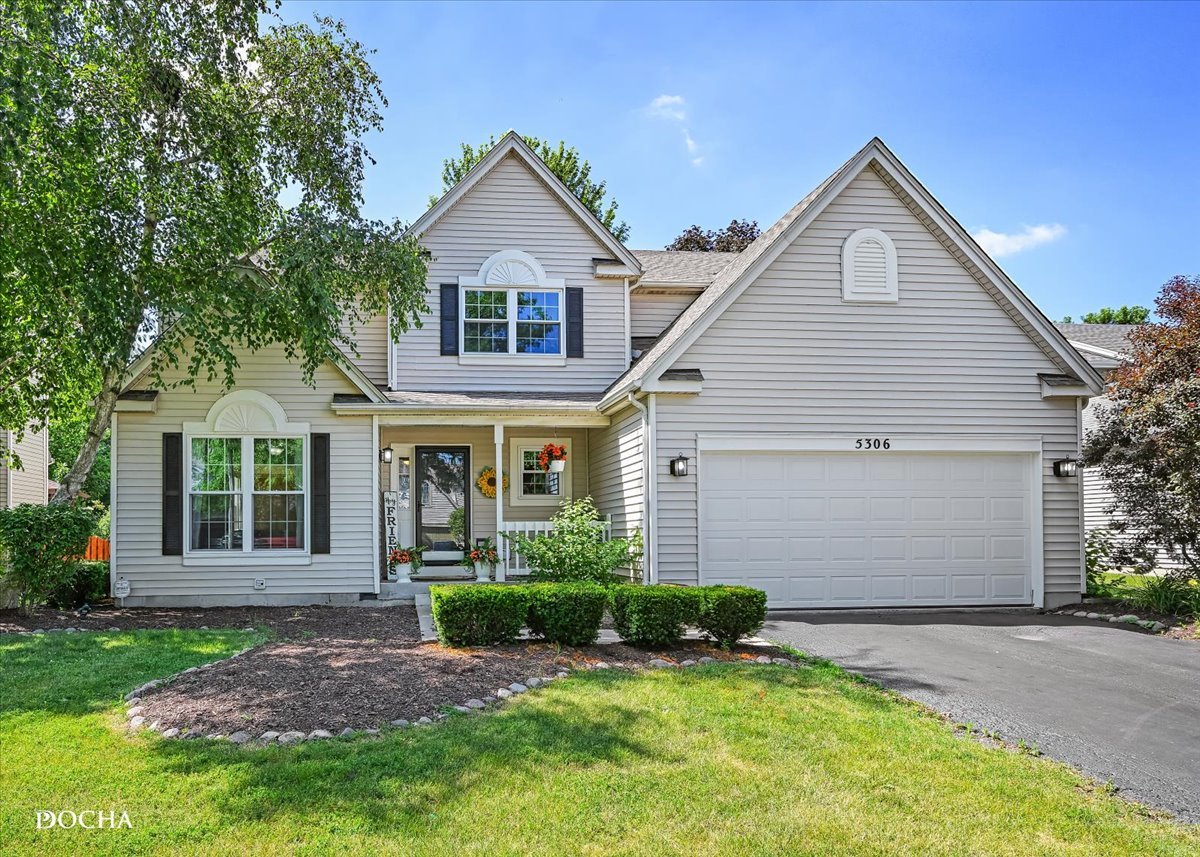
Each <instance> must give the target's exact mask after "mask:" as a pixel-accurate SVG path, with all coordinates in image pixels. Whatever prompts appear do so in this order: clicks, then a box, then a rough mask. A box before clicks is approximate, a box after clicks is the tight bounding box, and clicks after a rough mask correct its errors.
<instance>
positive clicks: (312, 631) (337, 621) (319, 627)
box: [0, 605, 421, 642]
mask: <svg viewBox="0 0 1200 857" xmlns="http://www.w3.org/2000/svg"><path fill="white" fill-rule="evenodd" d="M249 627H255V628H266V629H268V630H269V631H270V632H271V634H272V635H273V636H274V637H276V638H278V639H280V640H290V639H304V638H306V637H313V636H318V635H319V636H325V637H335V638H349V639H355V638H375V639H391V638H399V639H403V640H409V641H412V642H417V641H419V640H420V639H421V635H420V631H419V630H418V628H417V615H416V612H415V611H413V610H411V609H405V608H395V607H386V608H378V609H371V608H367V607H187V608H182V607H181V608H172V607H127V608H124V609H121V608H119V607H116V606H115V605H114V606H100V607H97V608H95V609H93V610H92V611H91V612H90V613H88V614H87V615H86V616H79V615H78V614H76V613H75V611H73V610H50V609H42V610H38V611H36V612H35V613H34V615H33V616H22V615H21V614H20V613H18V612H17V611H16V610H0V634H12V633H16V632H19V631H33V630H36V629H38V628H41V629H43V630H47V631H49V630H51V629H61V628H79V629H80V630H82V631H106V630H108V629H109V628H118V629H120V630H122V631H136V630H145V629H153V628H192V629H196V628H214V629H215V628H249Z"/></svg>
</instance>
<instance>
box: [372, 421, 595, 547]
mask: <svg viewBox="0 0 1200 857" xmlns="http://www.w3.org/2000/svg"><path fill="white" fill-rule="evenodd" d="M379 433H380V438H381V441H380V446H381V447H385V446H391V445H393V444H397V445H406V446H413V447H417V446H469V447H470V448H471V485H470V495H471V500H470V505H471V532H470V534H469V536H470V538H471V539H472V540H474V539H478V538H484V537H486V538H492V539H494V538H495V537H496V500H495V499H494V498H488V497H484V496H483V494H481V493H480V492H479V490H478V489H477V488H476V487H475V480H476V479H477V478H478V477H479V474H480V473H481V472H482V471H483V469H484V468H485V467H495V466H496V443H495V439H494V438H495V435H494V433H493V429H492V427H491V426H479V427H474V426H470V427H467V426H384V427H381V428H380V432H379ZM526 438H531V439H538V440H541V441H542V443H543V444H545V443H549V442H550V441H555V440H557V441H558V442H560V443H561V442H562V440H563V439H569V440H570V444H571V446H570V449H571V458H572V461H571V468H570V469H571V493H572V496H573V497H586V496H587V493H588V467H587V449H588V443H587V429H570V430H563V429H559V430H558V432H557V433H556V432H555V431H554V430H552V429H547V428H545V427H544V426H543V427H534V428H521V427H520V426H505V429H504V471H505V475H506V476H508V480H509V490H508V493H507V494H506V496H505V498H504V499H505V502H504V520H506V521H548V520H549V519H550V516H551V515H553V514H554V513H555V512H556V511H557V505H556V504H550V505H538V506H526V505H515V506H514V505H513V504H512V503H510V502H509V501H510V500H511V498H512V496H513V492H514V491H515V486H516V475H515V474H514V473H513V472H512V445H513V441H514V440H517V439H522V440H523V439H526ZM414 479H415V474H414ZM390 480H391V465H387V464H383V465H380V477H379V485H380V490H383V491H388V490H391V489H390Z"/></svg>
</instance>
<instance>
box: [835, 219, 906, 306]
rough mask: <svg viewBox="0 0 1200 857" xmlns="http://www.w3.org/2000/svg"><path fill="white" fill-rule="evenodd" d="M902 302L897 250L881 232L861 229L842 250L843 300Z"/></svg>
mask: <svg viewBox="0 0 1200 857" xmlns="http://www.w3.org/2000/svg"><path fill="white" fill-rule="evenodd" d="M898 299H899V289H898V278H897V276H896V247H895V245H894V244H892V240H891V239H890V238H888V236H887V235H886V234H884V233H883V232H881V231H880V230H878V229H860V230H858V231H857V232H855V233H854V234H853V235H851V236H850V237H849V238H847V239H846V244H845V246H844V247H843V248H842V300H847V301H886V302H895V301H896V300H898Z"/></svg>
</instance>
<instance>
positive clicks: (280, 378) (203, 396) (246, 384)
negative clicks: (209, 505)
mask: <svg viewBox="0 0 1200 857" xmlns="http://www.w3.org/2000/svg"><path fill="white" fill-rule="evenodd" d="M240 362H241V366H240V367H239V369H238V371H237V387H236V389H239V390H257V391H260V392H262V393H266V394H267V395H269V396H271V397H272V398H273V399H275V401H277V402H278V403H279V404H280V406H282V407H283V409H284V411H285V412H286V413H287V417H288V420H289V421H294V422H308V423H310V430H311V431H312V432H314V433H318V432H328V433H329V435H330V480H331V483H330V491H331V501H330V527H329V530H330V553H328V554H314V555H313V556H312V558H311V563H310V564H303V563H297V564H295V565H261V564H255V563H254V562H253V559H252V557H247V559H246V561H245V562H244V563H242V562H239V563H238V564H237V565H233V566H224V565H221V566H215V565H187V564H185V557H179V556H163V555H162V435H163V433H164V432H179V431H182V430H183V423H184V422H202V421H204V420H205V419H206V417H207V415H208V410H209V408H211V407H212V405H213V403H214V402H216V401H217V400H218V399H220V398H221V397H222V396H223V395H225V393H226V392H227V391H226V390H224V389H223V388H222V387H221V385H220V383H210V382H207V381H203V380H201V381H198V382H197V385H196V389H195V390H192V389H189V388H187V387H180V388H176V389H165V390H163V391H161V392H160V393H159V396H158V411H157V413H154V414H146V413H120V414H118V420H117V455H116V460H115V462H114V466H115V467H116V468H117V471H116V472H117V486H116V487H117V495H116V521H115V530H116V546H115V548H116V557H117V559H116V574H117V576H120V577H124V578H125V579H127V580H128V581H129V582H130V584H131V587H132V588H131V596H132V597H131V599H130V601H129V603H131V604H140V603H146V602H144V601H143V599H151V600H150V602H149V603H164V604H166V603H177V604H186V603H209V604H215V603H244V602H254V601H269V600H271V599H279V598H280V597H281V596H282V597H285V598H288V597H290V598H292V599H293V600H297V599H299V600H305V599H307V600H313V601H319V600H322V598H323V597H324V596H326V595H330V594H343V595H351V594H356V593H361V592H372V591H373V590H374V585H375V577H374V558H373V550H372V544H371V539H372V533H373V531H374V527H373V522H372V482H371V474H372V467H373V466H374V462H375V461H376V460H377V455H378V449H377V446H376V443H375V440H374V438H373V437H372V431H371V418H370V417H337V416H335V415H334V414H333V411H332V410H331V409H330V402H331V400H332V398H333V396H334V394H335V393H357V392H358V390H357V389H356V388H355V387H354V386H353V385H352V384H351V383H350V382H349V381H348V380H347V379H346V377H345V376H344V375H343V374H342V373H341V372H340V371H339V370H337V369H336V368H334V367H333V366H331V365H328V364H326V365H325V366H323V367H322V368H321V369H320V370H319V371H318V372H317V375H316V386H315V388H314V387H309V386H307V385H306V384H304V383H303V381H302V380H301V377H300V370H299V368H298V367H297V366H296V365H294V364H289V363H288V361H287V358H286V357H285V356H284V353H283V350H282V349H281V348H278V347H272V348H268V349H264V350H262V351H259V352H255V353H248V354H245V355H243V356H241V357H240ZM166 380H167V381H170V380H172V375H171V374H168V375H167V378H166ZM136 388H137V385H136V384H135V389H136ZM307 459H308V456H307V453H306V462H307ZM186 513H187V512H186V502H185V514H186ZM247 514H249V513H248V510H247ZM256 577H264V578H266V580H267V588H266V590H265V591H262V592H256V591H254V589H253V582H254V578H256Z"/></svg>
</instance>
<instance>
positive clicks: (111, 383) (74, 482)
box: [52, 365, 125, 503]
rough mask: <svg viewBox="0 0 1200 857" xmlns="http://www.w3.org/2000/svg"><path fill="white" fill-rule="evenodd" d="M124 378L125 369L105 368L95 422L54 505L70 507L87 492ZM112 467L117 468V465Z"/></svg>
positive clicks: (97, 401) (94, 415) (55, 498)
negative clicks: (93, 467)
mask: <svg viewBox="0 0 1200 857" xmlns="http://www.w3.org/2000/svg"><path fill="white" fill-rule="evenodd" d="M124 375H125V369H124V367H123V366H119V365H118V366H108V367H106V368H105V370H104V375H103V377H102V379H101V382H100V393H99V395H97V396H96V413H95V414H93V416H92V421H91V422H90V423H88V429H87V435H86V436H85V437H84V439H83V446H82V447H81V448H80V450H79V455H77V456H75V463H74V464H72V465H71V472H70V473H68V474H67V475H66V477H64V478H63V481H62V483H61V484H60V485H59V487H58V491H57V492H56V493H55V495H54V500H53V501H52V502H54V503H69V502H70V501H72V500H74V499H75V498H76V497H78V496H79V492H80V491H82V490H83V485H84V483H85V482H87V478H88V476H89V475H90V474H91V472H92V465H93V464H95V463H96V452H97V451H98V450H99V449H100V443H101V441H103V440H104V433H105V432H106V431H108V426H109V424H110V423H111V422H112V415H113V410H114V409H115V408H116V407H117V396H118V395H120V392H121V381H122V379H123V378H124ZM112 466H113V467H116V466H117V463H116V461H114V462H113V464H112Z"/></svg>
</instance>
